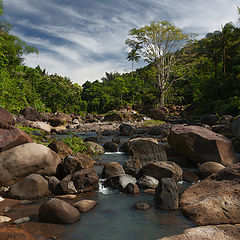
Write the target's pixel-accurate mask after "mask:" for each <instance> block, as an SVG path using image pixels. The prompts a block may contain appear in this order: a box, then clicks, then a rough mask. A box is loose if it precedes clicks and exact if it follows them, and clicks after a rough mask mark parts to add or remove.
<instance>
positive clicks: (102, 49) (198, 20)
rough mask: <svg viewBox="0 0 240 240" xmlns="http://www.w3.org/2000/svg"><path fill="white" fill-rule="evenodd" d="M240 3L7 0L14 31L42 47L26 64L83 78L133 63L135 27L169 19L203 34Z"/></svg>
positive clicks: (232, 17) (217, 26)
mask: <svg viewBox="0 0 240 240" xmlns="http://www.w3.org/2000/svg"><path fill="white" fill-rule="evenodd" d="M239 5H240V0H211V1H210V0H181V1H179V0H161V1H160V0H148V1H146V0H121V1H117V0H112V1H110V0H101V1H99V0H91V1H89V3H87V4H86V1H83V0H78V1H73V0H62V1H59V0H51V1H49V0H41V1H39V0H8V1H7V3H6V8H7V13H9V14H10V15H9V17H8V18H9V19H10V20H11V23H12V24H13V25H16V30H15V32H14V33H15V34H16V35H17V36H19V37H21V38H22V39H24V40H25V41H26V42H27V43H29V44H33V45H35V46H37V47H39V48H40V49H41V51H40V54H39V56H38V57H37V56H33V55H29V56H26V60H25V62H26V64H27V65H30V66H37V65H40V66H41V67H42V68H46V70H47V71H48V72H49V73H58V74H63V75H65V76H69V77H70V78H71V79H72V80H73V81H74V82H78V83H80V84H83V83H84V82H85V81H86V80H91V81H93V80H96V79H100V78H101V77H103V76H104V73H105V72H110V71H114V70H118V71H123V69H129V70H130V69H131V66H130V65H131V64H130V63H129V62H128V61H127V60H126V59H125V58H126V52H125V51H126V49H127V48H126V46H125V40H126V39H127V37H128V36H127V35H128V31H129V30H130V29H131V28H133V27H140V26H143V25H147V24H149V23H150V22H151V21H152V20H159V19H166V20H168V21H170V22H173V23H174V24H175V25H177V26H178V27H181V28H184V30H186V31H191V32H195V33H199V34H200V35H201V36H204V35H205V34H206V33H207V32H211V31H214V30H216V29H220V27H221V25H224V24H225V23H226V22H229V21H233V22H235V21H236V20H237V6H239ZM23 6H24V7H23ZM8 10H9V11H8ZM20 33H21V34H20Z"/></svg>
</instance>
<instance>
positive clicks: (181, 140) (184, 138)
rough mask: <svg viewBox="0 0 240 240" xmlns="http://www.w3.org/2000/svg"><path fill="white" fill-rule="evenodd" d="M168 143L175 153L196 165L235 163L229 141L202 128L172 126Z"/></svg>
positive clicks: (227, 164)
mask: <svg viewBox="0 0 240 240" xmlns="http://www.w3.org/2000/svg"><path fill="white" fill-rule="evenodd" d="M168 143H169V144H170V145H171V146H172V147H173V148H174V149H175V150H176V151H177V152H179V153H181V154H182V155H184V156H185V157H187V158H189V159H191V160H192V161H195V162H198V163H204V162H210V161H211V162H219V163H221V164H222V165H224V166H229V165H232V164H234V163H236V162H237V158H236V155H235V152H234V150H233V146H232V143H231V141H230V140H228V139H227V138H225V137H224V136H222V135H220V134H217V133H214V132H212V131H210V130H208V129H204V128H202V127H198V126H186V125H183V124H177V125H173V126H172V128H171V130H170V133H169V136H168Z"/></svg>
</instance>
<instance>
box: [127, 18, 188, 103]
mask: <svg viewBox="0 0 240 240" xmlns="http://www.w3.org/2000/svg"><path fill="white" fill-rule="evenodd" d="M129 35H130V37H131V39H127V40H126V44H127V45H128V46H130V47H132V48H133V49H136V48H137V46H139V49H140V52H141V55H142V56H143V58H144V60H145V61H147V62H148V63H150V64H152V65H153V66H154V67H155V71H156V73H157V86H158V98H159V104H160V105H161V106H164V100H165V99H164V98H165V94H166V93H167V91H168V90H169V89H170V88H171V86H172V84H173V82H174V81H175V80H176V77H177V75H178V74H176V73H177V72H182V73H181V75H180V76H179V78H182V77H183V72H184V70H185V71H186V69H187V68H186V66H184V68H183V67H182V64H181V65H179V64H178V63H179V62H180V58H178V57H177V56H176V53H177V51H178V50H180V49H181V48H182V47H183V46H184V45H185V44H186V43H187V42H188V41H189V40H190V36H189V35H188V34H184V33H183V32H182V30H181V29H179V28H177V27H175V26H174V25H173V24H171V23H169V22H168V21H158V22H152V23H151V24H150V25H149V26H144V27H141V28H139V29H136V28H133V29H132V30H130V32H129ZM179 70H180V71H179ZM171 73H175V78H172V77H171Z"/></svg>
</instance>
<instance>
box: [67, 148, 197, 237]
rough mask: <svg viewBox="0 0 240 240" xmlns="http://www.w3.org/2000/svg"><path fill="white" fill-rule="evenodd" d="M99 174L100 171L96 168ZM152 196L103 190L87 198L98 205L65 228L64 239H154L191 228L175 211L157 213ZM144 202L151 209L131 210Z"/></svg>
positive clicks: (115, 156) (121, 157)
mask: <svg viewBox="0 0 240 240" xmlns="http://www.w3.org/2000/svg"><path fill="white" fill-rule="evenodd" d="M126 159H127V155H125V154H120V153H111V154H110V153H106V154H104V155H103V156H101V161H103V162H110V161H116V162H119V163H121V164H122V163H123V162H124V161H125V160H126ZM96 170H97V172H98V173H100V172H101V169H100V168H98V169H96ZM153 198H154V196H153V195H149V194H146V193H144V192H140V194H138V195H136V196H135V195H127V194H123V193H121V192H119V191H116V190H111V189H109V188H104V187H103V186H102V184H101V183H100V187H99V190H97V191H96V192H95V193H94V194H91V195H90V196H88V197H86V199H93V200H96V201H97V203H98V204H97V206H96V207H95V208H94V209H93V210H92V211H90V212H88V213H85V214H82V219H81V220H80V221H79V222H77V223H75V224H73V225H71V226H67V228H66V232H65V235H64V236H63V239H64V240H96V239H98V240H120V239H121V240H123V239H127V240H136V239H138V240H146V239H147V240H155V239H158V238H161V237H165V236H171V235H175V234H179V233H181V232H182V231H183V230H184V229H186V228H189V227H192V226H193V225H192V223H191V222H189V221H188V220H187V219H185V218H184V217H183V216H182V213H181V212H180V211H179V210H177V211H167V210H159V209H156V208H155V207H154V201H153ZM142 201H144V202H147V203H149V204H151V205H152V207H151V208H150V209H149V210H147V211H140V210H136V209H133V205H134V204H135V203H136V202H142Z"/></svg>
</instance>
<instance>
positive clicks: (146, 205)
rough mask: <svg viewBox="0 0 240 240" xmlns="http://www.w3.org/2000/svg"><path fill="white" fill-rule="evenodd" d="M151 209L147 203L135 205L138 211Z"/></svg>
mask: <svg viewBox="0 0 240 240" xmlns="http://www.w3.org/2000/svg"><path fill="white" fill-rule="evenodd" d="M150 207H151V205H150V204H148V203H145V202H138V203H135V204H134V206H133V208H135V209H137V210H141V211H146V210H148V209H149V208H150Z"/></svg>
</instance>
